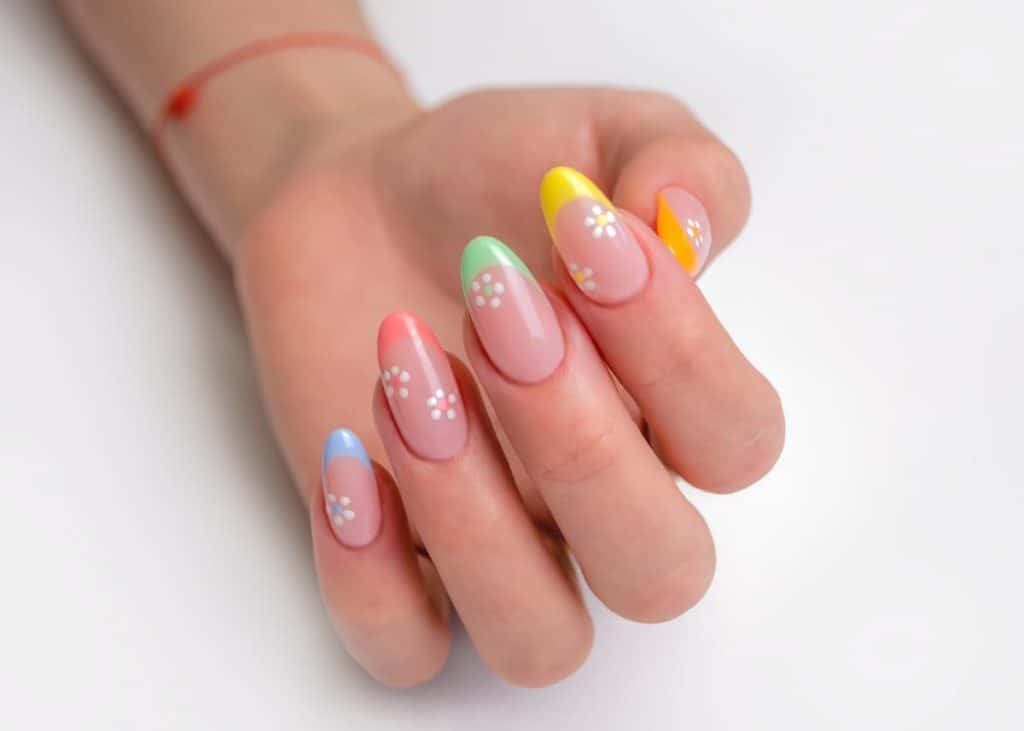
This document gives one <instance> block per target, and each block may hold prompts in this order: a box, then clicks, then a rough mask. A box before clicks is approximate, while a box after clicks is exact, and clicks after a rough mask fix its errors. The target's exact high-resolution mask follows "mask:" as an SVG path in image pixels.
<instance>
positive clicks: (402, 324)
mask: <svg viewBox="0 0 1024 731" xmlns="http://www.w3.org/2000/svg"><path fill="white" fill-rule="evenodd" d="M404 337H411V338H418V339H420V340H429V341H430V342H431V343H435V344H436V343H437V338H436V337H435V336H434V333H433V331H432V330H431V329H430V328H429V327H428V326H427V324H426V323H424V322H423V320H422V319H421V318H420V317H419V315H417V314H416V313H415V312H411V311H409V310H396V311H395V312H392V313H390V314H389V315H387V316H386V317H385V318H384V319H383V320H381V321H380V326H379V327H378V328H377V357H378V359H379V358H382V357H383V355H384V352H385V351H386V350H387V349H388V348H389V347H390V346H391V344H392V343H393V342H395V341H396V340H398V339H399V338H404ZM437 347H438V349H440V348H441V346H440V345H439V344H438V345H437Z"/></svg>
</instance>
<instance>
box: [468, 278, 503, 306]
mask: <svg viewBox="0 0 1024 731" xmlns="http://www.w3.org/2000/svg"><path fill="white" fill-rule="evenodd" d="M469 288H470V289H471V290H473V295H472V298H473V304H475V305H476V306H477V307H494V308H498V307H501V296H502V295H503V294H505V284H504V283H503V282H498V281H495V280H494V277H493V276H492V275H491V274H490V273H488V274H482V275H480V276H479V277H477V278H476V279H474V280H473V281H472V282H470V284H469Z"/></svg>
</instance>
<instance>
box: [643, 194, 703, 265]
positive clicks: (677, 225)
mask: <svg viewBox="0 0 1024 731" xmlns="http://www.w3.org/2000/svg"><path fill="white" fill-rule="evenodd" d="M656 200H657V216H656V220H655V232H656V233H657V234H658V238H660V239H661V240H662V242H663V243H664V244H665V246H666V247H668V250H669V251H671V252H672V255H673V256H674V257H675V258H676V260H677V261H678V262H679V264H680V265H681V266H682V267H683V269H685V270H686V272H687V273H688V274H689V275H690V276H691V277H694V276H696V275H697V274H698V273H699V272H700V270H701V268H702V267H703V266H704V262H705V261H706V259H707V255H708V251H709V249H710V248H711V230H710V228H711V225H710V223H709V221H708V218H707V213H706V211H705V210H704V206H703V205H701V203H700V201H698V200H697V199H696V198H695V197H694V196H693V195H691V194H690V193H689V192H687V191H685V190H683V189H682V188H667V189H665V190H663V191H661V192H659V193H658V194H657V199H656Z"/></svg>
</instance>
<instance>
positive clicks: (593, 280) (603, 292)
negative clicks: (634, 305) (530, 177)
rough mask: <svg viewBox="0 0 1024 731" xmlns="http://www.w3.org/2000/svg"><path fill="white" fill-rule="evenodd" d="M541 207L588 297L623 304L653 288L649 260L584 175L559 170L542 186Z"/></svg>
mask: <svg viewBox="0 0 1024 731" xmlns="http://www.w3.org/2000/svg"><path fill="white" fill-rule="evenodd" d="M540 201H541V208H542V209H543V211H544V219H545V221H547V225H548V231H549V232H550V233H551V238H552V239H553V240H554V242H555V248H556V249H558V254H559V256H560V257H561V259H562V262H563V263H564V264H565V266H566V268H567V269H568V270H569V276H571V277H572V279H573V281H574V282H575V283H576V286H577V287H578V288H579V290H580V291H581V292H583V294H584V295H586V296H587V297H588V298H590V299H592V300H594V301H595V302H600V303H603V304H615V303H617V302H623V301H625V300H627V299H629V298H630V297H632V296H633V295H635V294H636V293H637V292H639V291H640V290H641V289H643V288H644V285H645V284H647V278H648V274H649V270H648V266H647V257H646V256H644V252H643V250H642V249H641V248H640V245H639V244H638V243H637V240H636V236H634V235H633V232H632V231H631V230H630V229H629V227H628V226H626V225H625V223H624V222H623V220H622V218H621V216H619V214H618V212H617V211H616V209H615V206H614V205H612V203H611V201H609V200H608V198H607V197H606V196H605V194H604V193H602V192H601V191H600V189H598V187H597V186H596V185H594V184H593V183H592V182H591V181H590V180H589V179H588V178H587V177H586V176H585V175H583V173H581V172H579V171H578V170H574V169H572V168H568V167H557V168H554V169H552V170H550V171H548V173H547V174H546V175H545V176H544V179H543V181H541V185H540Z"/></svg>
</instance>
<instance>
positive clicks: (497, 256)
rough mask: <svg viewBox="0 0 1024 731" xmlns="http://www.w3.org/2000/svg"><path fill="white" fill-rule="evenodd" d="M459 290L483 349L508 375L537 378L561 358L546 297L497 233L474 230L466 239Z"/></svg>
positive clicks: (562, 349) (560, 343) (515, 378)
mask: <svg viewBox="0 0 1024 731" xmlns="http://www.w3.org/2000/svg"><path fill="white" fill-rule="evenodd" d="M462 292H463V294H464V295H465V297H466V306H467V307H468V308H469V314H470V316H471V317H472V318H473V325H474V326H475V327H476V332H477V334H478V335H479V336H480V342H481V343H483V346H484V350H486V351H487V355H489V356H490V358H491V361H492V362H493V363H494V365H495V366H496V367H497V368H498V370H500V371H501V372H502V373H504V374H505V376H507V377H508V378H509V379H510V380H513V381H518V382H520V383H537V382H538V381H543V380H544V379H545V378H547V377H548V376H550V375H551V374H552V373H553V372H554V370H555V368H557V367H558V364H559V363H561V362H562V357H563V356H564V355H565V342H564V341H563V340H562V328H561V327H560V326H559V324H558V319H557V318H556V317H555V311H554V310H553V309H552V308H551V303H550V302H548V298H547V296H546V295H545V294H544V290H542V289H541V288H540V285H539V284H537V280H536V279H534V277H533V274H531V273H530V270H529V269H527V268H526V265H525V264H524V263H523V262H522V260H521V259H520V258H519V257H518V256H516V255H515V253H514V252H513V251H512V250H511V249H510V248H508V247H507V246H505V244H503V243H502V242H500V241H498V239H496V238H493V237H491V236H477V237H476V238H475V239H473V240H472V241H470V242H469V243H468V244H467V245H466V249H465V251H463V252H462Z"/></svg>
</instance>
